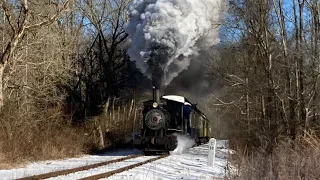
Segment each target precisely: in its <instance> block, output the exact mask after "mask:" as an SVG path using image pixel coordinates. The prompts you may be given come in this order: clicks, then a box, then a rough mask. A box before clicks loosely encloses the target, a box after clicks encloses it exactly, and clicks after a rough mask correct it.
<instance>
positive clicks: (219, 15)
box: [125, 0, 228, 86]
mask: <svg viewBox="0 0 320 180" xmlns="http://www.w3.org/2000/svg"><path fill="white" fill-rule="evenodd" d="M227 3H228V1H225V0H133V1H132V3H131V5H130V7H129V22H128V23H127V24H126V26H125V31H126V32H127V33H128V35H129V37H130V38H131V47H130V48H129V50H128V54H129V56H130V58H131V60H132V61H135V63H136V66H137V67H138V68H139V69H140V70H141V72H142V73H143V74H144V75H146V76H147V77H148V78H149V79H152V78H153V77H152V76H154V71H161V72H162V73H160V74H161V77H159V76H158V75H156V78H157V81H160V83H161V85H162V86H163V85H164V86H167V85H168V84H169V83H170V82H171V81H172V80H173V79H174V78H175V77H177V76H178V75H179V73H180V72H182V71H183V70H185V69H187V68H188V66H189V65H190V61H191V59H194V58H196V57H197V56H198V54H199V52H200V51H202V50H207V49H208V48H210V47H212V46H214V45H216V44H218V43H219V41H220V39H219V26H220V24H221V21H222V19H223V17H224V14H225V12H226V10H227Z"/></svg>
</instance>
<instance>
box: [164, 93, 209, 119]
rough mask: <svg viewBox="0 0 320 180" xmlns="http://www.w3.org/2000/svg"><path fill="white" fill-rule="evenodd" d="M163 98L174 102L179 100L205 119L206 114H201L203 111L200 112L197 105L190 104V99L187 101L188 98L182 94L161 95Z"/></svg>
mask: <svg viewBox="0 0 320 180" xmlns="http://www.w3.org/2000/svg"><path fill="white" fill-rule="evenodd" d="M162 98H163V99H166V100H170V101H175V102H179V103H182V104H184V105H187V106H191V107H192V108H193V109H194V110H195V111H197V112H198V113H199V114H201V115H202V116H203V117H204V118H205V119H207V117H206V115H204V114H203V112H201V111H200V110H199V109H198V107H197V106H196V105H194V104H192V103H191V102H190V101H188V99H186V98H185V97H183V96H177V95H166V96H162Z"/></svg>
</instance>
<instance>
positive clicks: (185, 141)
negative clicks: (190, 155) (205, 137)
mask: <svg viewBox="0 0 320 180" xmlns="http://www.w3.org/2000/svg"><path fill="white" fill-rule="evenodd" d="M174 135H175V136H177V139H178V146H177V148H176V149H174V150H173V151H170V154H172V155H177V154H182V153H184V152H185V151H186V150H188V149H189V148H191V147H193V146H194V145H196V142H195V140H194V139H192V138H191V137H190V136H188V135H184V134H174Z"/></svg>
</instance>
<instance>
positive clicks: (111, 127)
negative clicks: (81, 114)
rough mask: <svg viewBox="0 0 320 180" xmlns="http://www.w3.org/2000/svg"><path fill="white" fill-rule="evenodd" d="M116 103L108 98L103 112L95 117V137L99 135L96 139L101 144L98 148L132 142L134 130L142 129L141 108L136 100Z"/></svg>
mask: <svg viewBox="0 0 320 180" xmlns="http://www.w3.org/2000/svg"><path fill="white" fill-rule="evenodd" d="M114 104H115V103H114V102H112V100H108V101H107V103H106V104H105V106H104V111H103V113H102V114H101V115H100V116H97V117H95V118H94V122H95V126H96V129H97V132H96V133H97V135H95V137H97V136H99V138H96V141H95V142H96V144H99V147H97V148H98V149H103V148H107V147H110V146H119V145H123V144H127V143H130V141H131V137H132V132H134V131H139V130H140V127H141V121H140V119H141V109H139V106H138V105H137V104H136V102H135V101H134V100H132V101H130V102H129V103H126V104H123V105H119V106H115V105H114ZM102 138H103V140H102Z"/></svg>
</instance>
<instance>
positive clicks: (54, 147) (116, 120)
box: [0, 101, 140, 169]
mask: <svg viewBox="0 0 320 180" xmlns="http://www.w3.org/2000/svg"><path fill="white" fill-rule="evenodd" d="M111 104H114V103H112V102H111V101H108V103H107V104H106V106H105V111H104V112H103V113H102V114H101V115H99V116H96V117H92V118H91V119H89V120H88V121H87V122H86V123H85V124H83V125H82V126H80V127H79V126H77V127H74V126H72V125H71V120H70V119H67V118H66V117H65V116H64V115H63V114H62V113H61V112H63V111H62V109H61V107H62V106H59V105H55V106H46V107H44V108H43V109H42V108H40V109H39V107H37V108H35V107H32V106H30V105H28V106H27V107H28V109H24V108H16V107H15V106H13V105H11V106H10V105H6V106H5V107H4V109H3V110H2V111H1V114H0V162H1V163H0V169H5V168H10V167H13V166H19V165H21V164H24V163H26V162H30V161H38V160H49V159H60V158H65V157H74V156H77V155H81V154H84V153H88V152H91V151H92V150H97V149H99V150H101V149H105V148H108V147H111V146H117V145H119V144H120V145H121V144H124V143H127V142H128V141H130V139H131V133H132V132H133V131H134V130H138V129H139V127H140V119H139V118H140V110H139V109H138V107H137V105H136V104H135V102H134V101H131V102H130V103H127V104H124V105H121V106H115V105H111ZM101 138H102V139H101ZM101 140H102V141H101Z"/></svg>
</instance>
